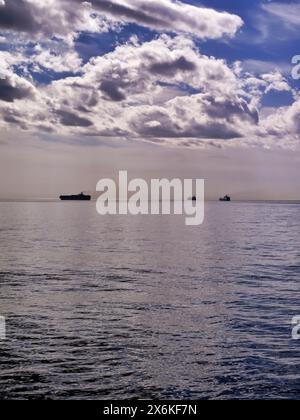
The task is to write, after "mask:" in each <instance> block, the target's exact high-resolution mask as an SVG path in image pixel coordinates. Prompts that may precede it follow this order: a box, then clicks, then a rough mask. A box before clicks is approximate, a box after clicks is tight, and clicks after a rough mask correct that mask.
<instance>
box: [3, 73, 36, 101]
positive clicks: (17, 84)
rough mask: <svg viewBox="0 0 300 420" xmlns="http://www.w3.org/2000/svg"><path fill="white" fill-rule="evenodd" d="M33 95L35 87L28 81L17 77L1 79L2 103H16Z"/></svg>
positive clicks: (11, 76)
mask: <svg viewBox="0 0 300 420" xmlns="http://www.w3.org/2000/svg"><path fill="white" fill-rule="evenodd" d="M32 95H33V87H32V85H31V84H30V83H29V82H27V81H26V80H24V79H22V78H20V77H18V76H16V75H10V76H4V77H0V101H5V102H14V101H15V100H17V99H25V98H28V97H30V96H32Z"/></svg>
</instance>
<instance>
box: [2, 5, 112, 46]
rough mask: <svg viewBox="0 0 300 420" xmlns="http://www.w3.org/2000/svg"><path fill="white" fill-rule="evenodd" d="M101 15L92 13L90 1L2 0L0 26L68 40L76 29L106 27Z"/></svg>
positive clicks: (90, 29) (25, 32) (32, 36)
mask: <svg viewBox="0 0 300 420" xmlns="http://www.w3.org/2000/svg"><path fill="white" fill-rule="evenodd" d="M107 29H108V27H107V26H106V25H105V19H100V17H97V18H96V17H95V16H93V11H92V9H91V5H90V4H89V3H88V2H80V4H78V5H77V6H76V7H74V1H73V0H47V2H45V1H44V0H3V1H2V3H0V30H3V31H6V32H13V33H22V34H27V35H28V36H29V37H31V38H41V37H44V38H49V37H54V36H56V37H59V38H63V39H65V40H68V41H71V40H72V39H73V38H74V36H76V33H78V32H80V31H89V32H101V31H104V30H107Z"/></svg>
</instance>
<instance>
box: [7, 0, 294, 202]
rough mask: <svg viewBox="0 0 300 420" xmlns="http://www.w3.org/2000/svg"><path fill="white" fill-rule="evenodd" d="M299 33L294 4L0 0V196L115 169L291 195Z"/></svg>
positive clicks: (49, 193) (68, 187)
mask: <svg viewBox="0 0 300 420" xmlns="http://www.w3.org/2000/svg"><path fill="white" fill-rule="evenodd" d="M299 33H300V1H288V0H285V1H270V0H243V1H240V0H226V1H225V0H202V1H198V0H186V1H183V0H182V1H179V0H178V1H172V0H92V1H90V2H83V1H81V0H48V1H47V2H45V1H44V0H0V199H5V198H38V197H39V198H52V197H57V196H58V195H60V194H61V193H75V192H80V191H89V192H93V191H94V190H95V187H96V184H97V182H98V181H99V179H101V178H103V177H110V178H114V179H117V175H118V171H119V170H128V171H129V176H132V177H139V178H146V179H150V178H162V177H168V178H174V177H179V178H186V177H189V178H190V177H192V178H205V180H206V190H207V197H208V198H209V199H215V198H218V197H219V196H220V195H224V194H225V193H226V194H230V195H232V196H233V197H234V198H235V199H299V198H300V189H299V187H300V181H299V180H298V178H299V176H298V174H299V169H298V168H299V161H300V150H299V134H300V94H299V92H300V67H299V69H298V67H297V64H298V63H300V57H299V59H297V58H295V59H294V63H292V60H293V57H295V56H297V55H299V56H300V43H299V42H298V41H299V35H298V34H299ZM298 70H299V71H298ZM298 75H299V76H298Z"/></svg>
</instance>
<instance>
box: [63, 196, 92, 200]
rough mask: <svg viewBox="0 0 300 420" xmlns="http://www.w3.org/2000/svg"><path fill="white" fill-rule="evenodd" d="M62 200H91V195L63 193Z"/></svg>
mask: <svg viewBox="0 0 300 420" xmlns="http://www.w3.org/2000/svg"><path fill="white" fill-rule="evenodd" d="M59 198H60V200H61V201H91V198H92V197H91V196H90V195H85V196H77V195H61V196H60V197H59Z"/></svg>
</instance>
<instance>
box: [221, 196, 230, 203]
mask: <svg viewBox="0 0 300 420" xmlns="http://www.w3.org/2000/svg"><path fill="white" fill-rule="evenodd" d="M219 201H227V202H228V201H231V198H230V197H229V195H225V197H222V198H220V200H219Z"/></svg>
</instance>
